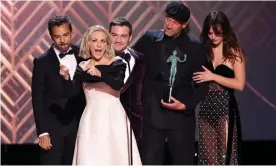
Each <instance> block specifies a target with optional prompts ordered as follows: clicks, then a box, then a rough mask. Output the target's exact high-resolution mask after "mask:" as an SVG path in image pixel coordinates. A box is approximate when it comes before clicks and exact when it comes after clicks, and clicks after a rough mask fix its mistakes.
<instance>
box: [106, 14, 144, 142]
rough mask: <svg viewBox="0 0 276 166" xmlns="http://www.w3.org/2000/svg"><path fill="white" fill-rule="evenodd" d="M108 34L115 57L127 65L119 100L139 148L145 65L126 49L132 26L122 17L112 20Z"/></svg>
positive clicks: (137, 55)
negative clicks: (118, 57)
mask: <svg viewBox="0 0 276 166" xmlns="http://www.w3.org/2000/svg"><path fill="white" fill-rule="evenodd" d="M109 33H110V36H111V40H112V46H113V48H114V50H115V53H116V55H117V56H120V57H122V58H123V59H124V60H125V62H126V63H127V64H128V65H127V70H126V72H125V80H124V82H125V85H124V86H123V88H122V89H121V96H120V100H121V103H122V105H123V107H124V109H125V110H126V113H127V115H128V117H129V118H130V122H131V126H132V128H133V132H134V135H135V138H136V141H137V144H138V147H139V143H140V139H141V137H142V131H141V129H142V110H143V109H142V103H141V88H142V78H143V76H144V72H145V68H144V65H145V64H144V61H143V59H142V55H141V54H139V53H138V52H136V51H134V50H133V49H131V48H130V47H128V45H129V42H130V41H131V37H132V25H131V23H130V22H129V20H127V19H126V18H124V17H117V18H114V19H113V20H112V21H111V22H110V23H109ZM129 69H130V70H129ZM130 112H131V113H132V114H130Z"/></svg>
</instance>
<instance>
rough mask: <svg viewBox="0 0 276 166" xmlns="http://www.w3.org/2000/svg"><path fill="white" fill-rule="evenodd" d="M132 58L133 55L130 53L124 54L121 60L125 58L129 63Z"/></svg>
mask: <svg viewBox="0 0 276 166" xmlns="http://www.w3.org/2000/svg"><path fill="white" fill-rule="evenodd" d="M130 56H131V55H130V54H129V53H123V54H121V58H123V59H124V60H125V61H127V62H129V60H130Z"/></svg>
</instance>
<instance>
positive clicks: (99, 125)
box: [61, 25, 142, 166]
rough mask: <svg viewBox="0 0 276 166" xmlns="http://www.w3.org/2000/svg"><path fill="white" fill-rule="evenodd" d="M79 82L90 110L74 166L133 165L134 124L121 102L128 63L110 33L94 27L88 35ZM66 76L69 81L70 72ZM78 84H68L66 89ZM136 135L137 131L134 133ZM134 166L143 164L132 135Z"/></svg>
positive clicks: (84, 116) (84, 117) (82, 122)
mask: <svg viewBox="0 0 276 166" xmlns="http://www.w3.org/2000/svg"><path fill="white" fill-rule="evenodd" d="M80 56H81V57H82V58H84V59H87V60H85V61H82V62H81V63H80V64H79V65H78V66H77V69H76V73H75V76H74V77H75V80H77V81H80V82H81V83H82V86H83V89H84V93H85V96H86V103H87V104H86V107H85V110H84V112H83V114H82V117H81V120H80V124H79V129H78V134H77V138H76V145H75V151H74V158H73V165H95V166H99V165H129V164H131V163H130V162H131V156H130V155H131V154H130V149H131V148H130V145H131V144H130V129H129V127H130V125H129V120H128V118H127V115H126V113H125V110H124V108H123V106H122V104H121V102H120V99H119V96H120V89H121V87H122V86H123V84H124V77H125V70H126V64H125V63H124V62H123V61H122V59H120V58H119V57H115V53H114V50H113V48H112V46H111V39H110V37H109V34H108V31H107V30H106V29H105V28H104V27H102V26H100V25H95V26H92V27H90V28H89V29H88V30H87V31H86V32H85V34H84V38H83V40H82V43H81V48H80ZM61 70H63V71H64V73H65V74H63V77H65V79H67V80H68V75H67V74H66V69H65V68H63V67H61ZM74 85H76V83H74V82H71V81H70V80H68V81H66V86H65V89H66V87H67V89H66V90H68V91H70V89H72V88H74ZM131 134H133V132H131ZM132 150H133V165H142V164H141V159H140V155H139V152H138V148H137V144H136V140H135V137H134V135H133V136H132Z"/></svg>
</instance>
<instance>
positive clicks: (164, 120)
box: [133, 2, 208, 165]
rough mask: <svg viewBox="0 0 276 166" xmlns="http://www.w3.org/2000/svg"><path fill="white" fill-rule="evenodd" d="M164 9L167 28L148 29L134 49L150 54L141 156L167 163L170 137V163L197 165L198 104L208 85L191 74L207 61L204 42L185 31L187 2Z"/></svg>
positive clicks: (144, 90) (147, 161) (144, 159)
mask: <svg viewBox="0 0 276 166" xmlns="http://www.w3.org/2000/svg"><path fill="white" fill-rule="evenodd" d="M165 12H166V16H165V20H164V29H163V30H149V31H147V32H146V33H145V34H144V35H143V36H142V37H141V38H140V39H139V40H138V41H137V42H136V43H135V45H134V46H133V48H134V50H136V51H138V52H141V53H144V54H145V59H146V72H145V76H144V80H143V87H142V103H143V110H144V112H143V137H142V147H141V148H142V149H141V157H142V162H143V164H145V165H155V164H157V165H162V164H164V161H163V160H164V154H165V153H164V149H165V148H164V147H165V146H164V145H165V142H167V145H168V149H169V152H170V153H171V157H172V158H171V159H172V163H171V164H176V165H179V164H180V165H186V164H187V165H193V164H194V154H195V113H194V110H195V107H196V105H197V103H198V102H199V101H200V100H202V99H204V96H205V94H206V93H207V90H208V85H207V84H206V83H204V84H200V85H198V86H197V87H196V86H194V84H193V82H192V76H193V73H194V72H196V71H197V70H200V69H201V65H203V64H206V63H207V58H206V56H205V50H204V47H203V46H202V45H201V44H200V43H198V42H195V41H193V40H192V39H190V37H189V36H188V35H187V33H186V28H187V25H188V19H189V17H190V11H189V9H188V8H187V7H186V6H185V5H184V4H183V3H180V2H170V3H169V4H168V6H167V8H166V11H165ZM173 56H175V57H173ZM170 60H177V61H178V62H177V63H176V64H177V66H176V68H171V65H172V64H173V62H171V61H170ZM172 69H175V70H172ZM175 71H176V74H175V77H174V72H175ZM171 76H172V77H171ZM170 78H172V79H170ZM172 82H173V91H172V98H171V100H172V102H171V103H170V102H165V101H164V99H165V98H167V97H165V96H168V93H167V92H168V88H169V86H168V85H169V83H172Z"/></svg>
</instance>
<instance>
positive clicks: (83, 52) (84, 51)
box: [79, 25, 115, 60]
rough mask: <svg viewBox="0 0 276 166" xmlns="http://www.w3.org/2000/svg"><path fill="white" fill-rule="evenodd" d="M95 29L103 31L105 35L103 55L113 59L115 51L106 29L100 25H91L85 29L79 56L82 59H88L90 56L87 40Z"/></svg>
mask: <svg viewBox="0 0 276 166" xmlns="http://www.w3.org/2000/svg"><path fill="white" fill-rule="evenodd" d="M96 31H100V32H103V33H104V34H105V36H106V44H107V48H106V51H105V53H104V57H106V58H107V59H109V60H111V59H113V58H114V57H115V51H114V49H113V47H112V42H111V38H110V36H109V33H108V31H107V30H106V29H105V28H104V27H103V26H101V25H93V26H92V27H90V28H88V29H87V30H86V32H85V33H84V36H83V39H82V41H81V46H80V53H79V56H80V57H82V58H84V59H89V58H90V57H91V51H90V47H89V42H90V40H91V37H92V34H93V33H94V32H96Z"/></svg>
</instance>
